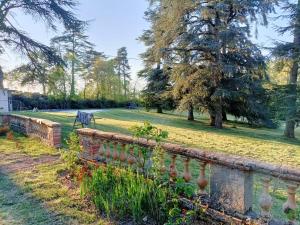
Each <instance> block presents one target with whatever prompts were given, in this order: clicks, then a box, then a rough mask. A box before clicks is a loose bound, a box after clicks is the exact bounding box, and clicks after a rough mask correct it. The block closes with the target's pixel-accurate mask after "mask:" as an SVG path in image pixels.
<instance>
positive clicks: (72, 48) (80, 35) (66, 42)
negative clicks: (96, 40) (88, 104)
mask: <svg viewBox="0 0 300 225" xmlns="http://www.w3.org/2000/svg"><path fill="white" fill-rule="evenodd" d="M85 28H86V26H85V25H84V24H79V25H78V27H77V28H76V29H68V30H66V31H65V32H64V33H63V35H61V36H57V37H54V38H52V40H51V42H52V45H53V46H56V48H57V49H58V51H60V54H62V55H63V56H64V60H65V62H66V63H67V64H68V68H69V69H70V77H71V79H70V82H71V83H70V98H73V97H74V96H75V94H76V75H77V74H78V72H80V71H81V68H82V65H83V64H84V59H85V56H86V54H87V52H91V51H92V50H93V47H94V45H93V44H92V43H91V42H89V41H88V36H87V35H85V34H84V32H85Z"/></svg>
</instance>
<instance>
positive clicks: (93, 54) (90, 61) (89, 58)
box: [80, 50, 106, 99]
mask: <svg viewBox="0 0 300 225" xmlns="http://www.w3.org/2000/svg"><path fill="white" fill-rule="evenodd" d="M99 58H106V57H105V55H104V53H103V52H98V51H95V50H89V51H87V52H86V53H85V54H84V57H83V60H82V61H83V62H82V67H81V74H80V77H81V78H82V79H83V80H84V88H83V99H86V89H87V85H88V82H89V81H90V78H91V74H92V73H93V70H94V66H95V62H96V60H97V59H99Z"/></svg>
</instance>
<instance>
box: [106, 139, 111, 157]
mask: <svg viewBox="0 0 300 225" xmlns="http://www.w3.org/2000/svg"><path fill="white" fill-rule="evenodd" d="M105 155H106V158H107V159H110V156H111V150H110V142H109V141H106V154H105Z"/></svg>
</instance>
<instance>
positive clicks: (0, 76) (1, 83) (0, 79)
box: [0, 66, 4, 89]
mask: <svg viewBox="0 0 300 225" xmlns="http://www.w3.org/2000/svg"><path fill="white" fill-rule="evenodd" d="M3 80H4V75H3V71H2V68H1V66H0V89H4V85H3Z"/></svg>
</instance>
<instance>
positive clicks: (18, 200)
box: [0, 170, 69, 225]
mask: <svg viewBox="0 0 300 225" xmlns="http://www.w3.org/2000/svg"><path fill="white" fill-rule="evenodd" d="M0 179H1V182H0V218H1V220H4V221H1V222H4V224H11V225H13V224H22V225H38V224H40V225H43V224H49V225H64V224H69V223H67V222H66V220H65V219H63V218H61V216H59V215H56V214H55V213H54V212H51V211H49V210H48V209H47V208H45V206H44V205H43V202H42V201H41V200H39V199H37V198H35V197H33V196H31V195H30V194H29V193H27V192H26V190H24V188H22V187H20V186H18V185H17V184H15V183H14V181H13V180H12V179H11V178H10V177H9V175H7V174H5V173H3V172H2V171H1V170H0Z"/></svg>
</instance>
